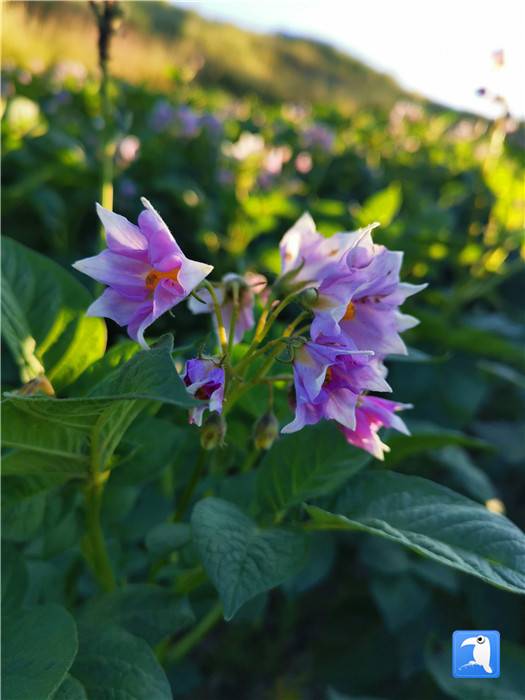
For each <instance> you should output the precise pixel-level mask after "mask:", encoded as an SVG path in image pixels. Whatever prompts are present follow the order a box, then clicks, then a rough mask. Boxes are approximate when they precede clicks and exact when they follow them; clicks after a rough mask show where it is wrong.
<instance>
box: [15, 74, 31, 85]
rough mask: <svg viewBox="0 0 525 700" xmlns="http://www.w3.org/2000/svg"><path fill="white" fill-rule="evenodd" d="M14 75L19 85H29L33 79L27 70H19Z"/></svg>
mask: <svg viewBox="0 0 525 700" xmlns="http://www.w3.org/2000/svg"><path fill="white" fill-rule="evenodd" d="M16 77H17V80H18V82H19V83H20V84H21V85H30V84H31V81H32V80H33V76H32V75H31V72H30V71H28V70H20V71H19V72H18V74H17V76H16Z"/></svg>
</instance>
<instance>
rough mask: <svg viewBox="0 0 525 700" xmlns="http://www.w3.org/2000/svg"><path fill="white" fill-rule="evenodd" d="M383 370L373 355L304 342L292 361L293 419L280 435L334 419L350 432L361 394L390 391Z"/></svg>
mask: <svg viewBox="0 0 525 700" xmlns="http://www.w3.org/2000/svg"><path fill="white" fill-rule="evenodd" d="M385 375H386V369H385V368H384V366H383V365H382V364H381V363H380V362H378V361H376V360H375V359H374V358H373V353H371V352H368V353H361V352H359V351H358V352H355V351H352V350H350V349H348V348H345V347H341V346H338V345H329V344H321V343H315V342H308V343H305V345H303V347H302V348H300V349H299V350H298V351H296V355H295V361H294V386H295V418H294V420H293V421H292V422H291V423H289V424H288V425H286V426H285V427H284V428H283V429H282V432H283V433H293V432H296V431H297V430H300V429H301V428H303V427H304V426H305V425H312V424H314V423H318V422H319V421H320V420H323V419H327V420H335V421H337V422H338V423H340V424H341V425H343V426H345V427H347V428H350V429H353V428H355V425H356V418H355V407H356V404H357V401H358V398H359V395H360V393H361V392H362V391H364V390H367V391H390V390H391V389H390V387H389V385H388V384H387V382H386V381H385Z"/></svg>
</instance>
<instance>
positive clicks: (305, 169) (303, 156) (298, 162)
mask: <svg viewBox="0 0 525 700" xmlns="http://www.w3.org/2000/svg"><path fill="white" fill-rule="evenodd" d="M312 166H313V162H312V156H311V155H310V154H309V153H308V151H301V152H300V153H298V154H297V157H296V158H295V169H296V170H297V172H298V173H301V175H306V173H309V172H310V170H311V169H312Z"/></svg>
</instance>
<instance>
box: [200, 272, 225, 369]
mask: <svg viewBox="0 0 525 700" xmlns="http://www.w3.org/2000/svg"><path fill="white" fill-rule="evenodd" d="M203 285H204V286H205V287H206V289H207V290H208V291H209V293H210V296H211V300H212V303H213V311H214V313H215V318H216V319H217V333H218V335H219V343H220V346H221V350H222V352H223V355H224V356H225V357H228V338H227V336H226V329H225V327H224V321H223V319H222V311H221V305H220V304H219V300H218V298H217V294H216V293H215V289H214V288H213V285H212V284H210V282H208V280H204V282H203Z"/></svg>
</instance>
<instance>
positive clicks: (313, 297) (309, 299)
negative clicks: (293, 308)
mask: <svg viewBox="0 0 525 700" xmlns="http://www.w3.org/2000/svg"><path fill="white" fill-rule="evenodd" d="M318 298H319V292H318V291H317V289H314V287H308V289H305V290H304V291H303V292H301V294H300V295H299V298H298V301H299V303H300V304H302V305H303V306H306V308H307V309H311V308H312V307H313V306H314V304H315V303H316V301H317V299H318Z"/></svg>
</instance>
